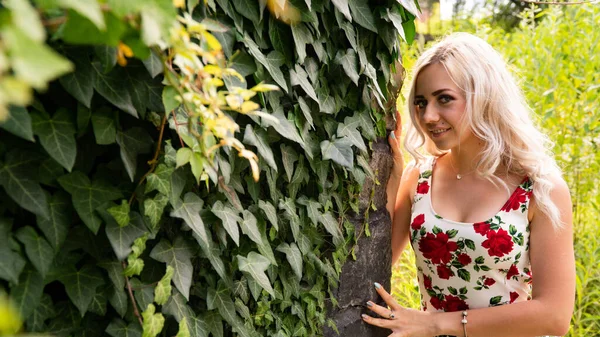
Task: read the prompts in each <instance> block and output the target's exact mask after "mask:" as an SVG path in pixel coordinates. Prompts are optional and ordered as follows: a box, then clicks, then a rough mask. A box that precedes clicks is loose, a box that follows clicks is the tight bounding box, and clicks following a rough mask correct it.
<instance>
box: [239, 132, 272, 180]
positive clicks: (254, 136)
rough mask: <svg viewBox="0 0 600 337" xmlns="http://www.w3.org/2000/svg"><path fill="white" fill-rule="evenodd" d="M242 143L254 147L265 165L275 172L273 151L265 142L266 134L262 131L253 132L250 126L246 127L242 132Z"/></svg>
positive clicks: (266, 141)
mask: <svg viewBox="0 0 600 337" xmlns="http://www.w3.org/2000/svg"><path fill="white" fill-rule="evenodd" d="M243 142H244V143H246V144H250V145H253V146H256V148H257V149H258V153H259V154H260V155H261V156H262V157H263V158H264V159H265V161H266V162H267V164H269V166H270V167H271V168H273V169H274V170H275V171H277V164H275V158H274V157H273V150H271V146H269V142H268V140H267V134H266V132H265V131H264V130H262V129H256V130H254V129H253V128H252V124H248V125H246V131H245V132H244V140H243Z"/></svg>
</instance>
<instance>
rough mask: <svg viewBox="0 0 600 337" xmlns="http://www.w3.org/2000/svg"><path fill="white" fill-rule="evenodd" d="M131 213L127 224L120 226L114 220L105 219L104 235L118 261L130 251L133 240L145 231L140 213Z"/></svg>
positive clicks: (123, 258)
mask: <svg viewBox="0 0 600 337" xmlns="http://www.w3.org/2000/svg"><path fill="white" fill-rule="evenodd" d="M131 215H132V218H131V222H130V223H129V225H128V226H121V225H119V224H117V223H116V222H115V221H107V223H106V228H105V231H106V236H107V237H108V241H109V242H110V245H111V246H112V248H113V251H114V252H115V255H116V256H117V259H119V261H123V260H125V258H126V257H127V256H128V255H129V254H131V252H132V248H131V245H132V244H133V242H134V241H135V240H136V239H137V238H139V237H141V236H143V235H144V234H146V233H147V231H146V228H145V226H144V222H143V220H142V218H141V217H140V215H139V214H138V213H131ZM105 220H109V219H105Z"/></svg>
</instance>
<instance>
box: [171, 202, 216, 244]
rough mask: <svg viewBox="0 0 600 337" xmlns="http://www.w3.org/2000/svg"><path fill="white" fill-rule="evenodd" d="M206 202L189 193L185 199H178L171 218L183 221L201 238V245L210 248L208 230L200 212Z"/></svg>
mask: <svg viewBox="0 0 600 337" xmlns="http://www.w3.org/2000/svg"><path fill="white" fill-rule="evenodd" d="M203 205H204V201H203V200H202V199H200V198H199V197H198V196H197V195H196V194H194V193H192V192H188V193H186V194H185V196H184V198H183V202H182V201H181V199H179V198H178V199H177V201H176V203H175V204H173V211H171V216H172V217H176V218H180V219H183V221H184V222H185V224H186V225H187V226H188V227H189V228H191V229H192V231H193V232H194V233H195V234H196V235H198V237H199V238H200V243H201V244H203V245H204V246H205V247H206V248H210V240H209V238H208V236H207V234H206V228H205V226H204V222H203V221H202V218H201V217H200V210H202V206H203Z"/></svg>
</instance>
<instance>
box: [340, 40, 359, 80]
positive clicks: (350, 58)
mask: <svg viewBox="0 0 600 337" xmlns="http://www.w3.org/2000/svg"><path fill="white" fill-rule="evenodd" d="M334 62H335V63H336V64H339V65H340V66H341V67H342V69H343V70H344V72H345V73H346V75H348V77H350V79H351V80H352V82H354V84H356V85H358V78H359V76H358V71H357V68H358V60H357V59H356V52H355V51H354V50H353V49H350V48H349V49H347V50H346V51H341V50H340V51H338V52H337V54H336V56H335V60H334Z"/></svg>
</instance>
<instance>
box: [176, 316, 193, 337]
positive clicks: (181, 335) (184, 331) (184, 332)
mask: <svg viewBox="0 0 600 337" xmlns="http://www.w3.org/2000/svg"><path fill="white" fill-rule="evenodd" d="M175 337H190V330H189V329H188V325H187V319H185V318H184V319H182V320H181V322H179V331H178V332H177V335H175Z"/></svg>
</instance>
